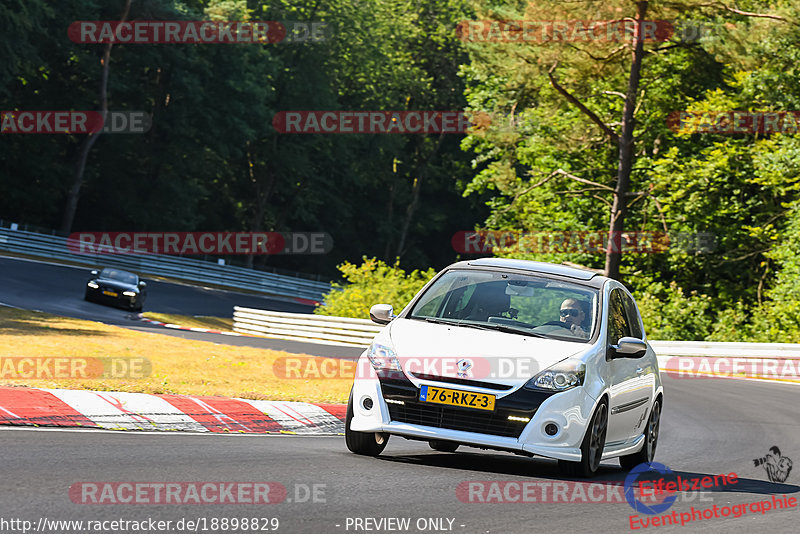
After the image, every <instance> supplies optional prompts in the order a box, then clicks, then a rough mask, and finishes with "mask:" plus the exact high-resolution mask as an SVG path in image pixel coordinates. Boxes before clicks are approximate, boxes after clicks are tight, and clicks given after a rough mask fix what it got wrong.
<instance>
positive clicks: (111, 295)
mask: <svg viewBox="0 0 800 534" xmlns="http://www.w3.org/2000/svg"><path fill="white" fill-rule="evenodd" d="M103 295H108V296H109V297H116V296H117V295H118V293H114V292H113V291H103Z"/></svg>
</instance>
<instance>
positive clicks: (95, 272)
mask: <svg viewBox="0 0 800 534" xmlns="http://www.w3.org/2000/svg"><path fill="white" fill-rule="evenodd" d="M98 274H100V271H92V276H97V275H98Z"/></svg>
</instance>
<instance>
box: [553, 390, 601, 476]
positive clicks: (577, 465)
mask: <svg viewBox="0 0 800 534" xmlns="http://www.w3.org/2000/svg"><path fill="white" fill-rule="evenodd" d="M607 432H608V403H607V402H606V400H605V399H603V400H602V401H600V403H599V404H598V405H597V408H595V410H594V415H593V416H592V419H591V421H590V423H589V427H588V428H587V429H586V435H585V436H584V437H583V442H582V443H581V461H580V462H569V461H566V460H559V461H558V467H559V468H560V469H561V471H562V472H563V473H564V474H565V475H568V476H575V477H583V478H588V477H592V476H594V475H595V474H596V473H597V469H598V468H599V467H600V461H601V460H602V458H603V449H604V448H605V443H606V434H607Z"/></svg>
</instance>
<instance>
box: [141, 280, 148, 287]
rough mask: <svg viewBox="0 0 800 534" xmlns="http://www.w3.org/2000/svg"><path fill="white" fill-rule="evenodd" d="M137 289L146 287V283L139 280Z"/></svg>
mask: <svg viewBox="0 0 800 534" xmlns="http://www.w3.org/2000/svg"><path fill="white" fill-rule="evenodd" d="M139 287H147V283H146V282H145V281H144V280H139Z"/></svg>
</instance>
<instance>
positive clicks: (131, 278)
mask: <svg viewBox="0 0 800 534" xmlns="http://www.w3.org/2000/svg"><path fill="white" fill-rule="evenodd" d="M100 278H105V279H106V280H116V281H118V282H123V283H125V284H131V285H134V286H135V285H136V284H138V283H139V280H138V278H139V277H138V276H136V275H135V274H131V273H126V272H125V271H119V270H117V269H103V270H102V271H100Z"/></svg>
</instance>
